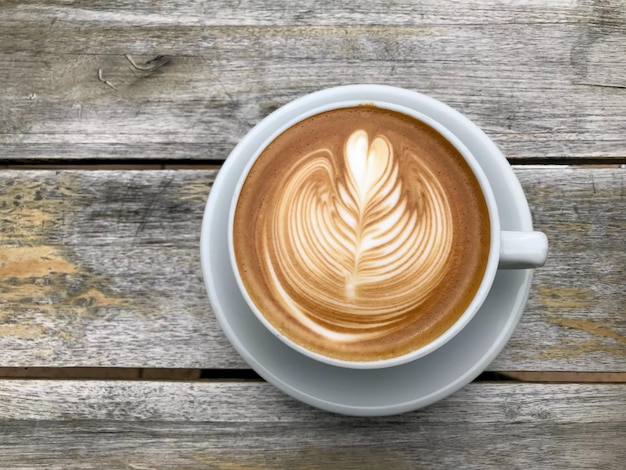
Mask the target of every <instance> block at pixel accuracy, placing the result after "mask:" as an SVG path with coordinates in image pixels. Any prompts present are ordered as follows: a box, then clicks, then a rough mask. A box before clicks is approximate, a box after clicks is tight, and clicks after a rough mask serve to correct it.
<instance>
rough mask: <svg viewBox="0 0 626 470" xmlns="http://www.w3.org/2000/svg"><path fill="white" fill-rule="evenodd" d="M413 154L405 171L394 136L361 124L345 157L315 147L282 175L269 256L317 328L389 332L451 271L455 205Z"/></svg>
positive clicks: (275, 277) (343, 334)
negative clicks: (371, 131) (371, 132)
mask: <svg viewBox="0 0 626 470" xmlns="http://www.w3.org/2000/svg"><path fill="white" fill-rule="evenodd" d="M372 137H373V138H372ZM342 160H343V161H342ZM408 160H410V161H411V162H412V165H407V166H406V168H403V170H404V171H401V169H400V165H399V162H398V158H397V156H396V154H395V152H394V149H393V146H392V145H391V143H390V142H389V140H388V139H387V138H386V137H385V136H384V135H377V136H369V135H368V134H367V132H366V131H364V130H356V131H355V132H353V133H352V134H351V135H350V136H349V138H348V139H347V141H346V143H345V145H344V149H343V156H342V158H338V156H336V155H333V153H332V151H331V150H330V149H326V148H321V149H319V150H316V151H313V152H312V153H309V154H307V155H304V156H303V157H302V158H301V159H300V160H299V161H298V162H297V164H296V165H295V166H294V167H293V168H292V169H291V171H290V172H289V173H288V174H287V175H286V177H285V178H284V180H283V181H282V182H281V189H280V190H279V192H278V193H277V204H276V206H275V208H274V210H273V211H272V212H271V213H269V214H268V218H267V221H266V223H265V224H264V226H263V230H264V231H265V233H264V235H263V236H262V237H261V238H262V240H263V241H264V243H263V245H262V246H263V252H262V258H263V260H264V262H265V263H266V265H267V266H268V270H269V274H270V276H271V279H272V281H273V283H272V285H273V287H274V288H275V289H276V292H275V295H276V297H277V298H280V299H281V300H282V301H283V303H284V307H285V308H286V309H288V310H289V312H290V314H291V315H293V316H294V317H295V318H297V319H298V320H299V321H301V322H302V323H304V324H306V325H307V326H308V327H309V328H311V329H312V330H314V331H316V332H317V333H319V334H321V335H324V336H332V337H336V338H337V339H341V340H342V341H359V340H363V339H365V338H375V337H381V336H385V335H387V334H388V333H389V330H394V329H398V328H402V327H403V326H404V325H405V323H407V322H411V321H413V318H412V317H411V315H410V313H411V312H412V311H414V309H415V308H416V307H418V306H419V305H420V304H421V303H422V302H423V301H424V299H425V298H426V297H427V296H428V295H429V294H430V293H431V291H432V290H433V289H434V288H435V287H436V286H437V285H438V283H439V282H440V281H441V279H442V278H443V275H444V274H445V271H446V267H447V260H448V257H449V255H450V251H451V245H452V238H453V237H452V231H453V224H452V219H451V210H450V207H449V204H448V201H447V198H446V195H445V193H444V191H443V188H442V187H441V185H440V184H439V182H438V180H437V178H436V176H435V175H434V174H433V173H432V172H431V171H430V170H429V168H428V167H427V166H426V165H424V164H423V163H422V162H420V161H419V159H416V158H414V157H409V158H408ZM407 184H410V185H411V186H412V188H411V191H408V190H407V187H406V186H407ZM416 195H417V196H418V197H415V196H416Z"/></svg>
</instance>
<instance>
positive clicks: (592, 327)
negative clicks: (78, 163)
mask: <svg viewBox="0 0 626 470" xmlns="http://www.w3.org/2000/svg"><path fill="white" fill-rule="evenodd" d="M515 171H516V174H517V175H518V177H519V179H520V180H521V183H522V185H523V187H524V190H525V191H526V194H527V197H528V200H529V203H530V205H531V209H532V211H533V213H534V214H533V215H534V221H535V225H536V227H537V228H538V229H540V230H543V231H545V232H546V234H547V235H548V238H549V239H550V243H551V252H550V257H549V260H548V263H547V264H546V266H545V267H544V268H541V269H538V270H537V271H536V275H535V279H534V283H533V287H532V295H531V298H530V300H529V304H528V306H527V309H526V311H525V313H524V315H523V317H522V321H521V323H520V325H519V327H518V328H517V330H516V332H515V334H514V336H513V338H512V339H511V341H510V343H509V344H508V346H507V347H506V349H505V350H504V351H503V352H502V354H501V355H500V356H499V357H498V358H497V359H496V361H495V362H494V363H493V364H492V366H491V370H494V371H515V370H518V371H528V370H543V371H549V370H553V371H606V372H612V371H613V372H620V371H626V316H625V311H624V306H625V305H626V289H625V288H624V286H625V285H626V272H625V266H626V238H625V237H624V233H626V210H625V209H626V200H625V199H624V183H625V182H626V181H625V180H626V169H620V168H606V169H597V168H596V169H592V168H576V169H567V168H555V167H532V168H526V167H516V168H515ZM215 174H216V171H214V170H189V171H186V170H185V171H4V172H2V179H0V221H1V223H2V226H3V230H2V231H1V232H0V351H2V354H1V355H0V367H26V366H30V367H35V366H40V367H45V366H47V367H52V366H57V367H59V366H85V367H86V366H89V367H97V366H100V367H111V366H117V367H180V368H185V367H186V368H206V369H214V368H245V367H246V365H245V363H244V362H243V361H242V359H241V358H240V357H239V356H238V355H237V354H236V352H235V351H234V350H233V348H232V347H231V346H230V345H229V343H228V341H227V340H226V338H225V336H224V335H223V333H222V332H221V330H220V329H219V328H218V326H217V324H216V321H215V318H214V316H213V313H212V312H211V308H210V305H209V302H208V300H207V296H206V293H205V290H204V285H203V282H202V277H201V272H200V266H199V231H200V224H201V218H202V212H203V208H204V204H205V201H206V198H207V195H208V194H209V191H210V187H211V182H212V181H213V178H214V176H215Z"/></svg>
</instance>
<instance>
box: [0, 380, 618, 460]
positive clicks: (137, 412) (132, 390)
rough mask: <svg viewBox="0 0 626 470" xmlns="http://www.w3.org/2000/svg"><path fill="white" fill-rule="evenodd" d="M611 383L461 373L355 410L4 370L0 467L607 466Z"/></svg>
mask: <svg viewBox="0 0 626 470" xmlns="http://www.w3.org/2000/svg"><path fill="white" fill-rule="evenodd" d="M624 392H625V388H624V386H623V385H608V384H604V385H599V384H595V385H592V384H563V385H554V384H500V383H475V384H471V385H469V386H468V387H466V388H465V389H463V390H461V391H459V392H458V393H456V394H454V395H452V396H451V397H448V398H447V399H445V400H443V401H442V402H439V403H437V404H435V405H433V406H431V407H428V408H426V409H423V410H419V411H417V412H413V413H408V414H404V415H400V416H392V417H386V418H376V419H363V418H352V417H346V416H339V415H333V414H330V413H325V412H322V411H319V410H316V409H314V408H311V407H309V406H306V405H303V404H301V403H299V402H297V401H295V400H293V399H291V398H289V397H287V396H286V395H283V394H282V393H281V392H279V391H277V390H276V389H275V388H274V387H272V386H270V385H268V384H266V383H262V382H257V383H247V384H242V383H211V382H202V383H149V382H148V383H146V382H107V381H100V382H91V383H76V382H73V381H13V380H6V381H0V454H1V455H2V461H1V462H0V467H2V468H11V469H19V468H33V467H45V468H47V469H66V468H77V469H101V468H107V469H108V468H115V469H117V468H120V469H127V470H128V469H130V470H146V469H150V470H152V469H180V468H185V469H196V468H198V469H200V468H216V469H225V470H233V469H238V470H242V469H269V468H297V469H303V468H304V469H321V468H346V469H380V468H393V469H414V468H432V469H449V468H464V469H465V468H476V469H484V468H496V469H502V468H536V466H537V465H539V466H540V467H541V468H589V469H594V470H595V469H598V468H602V469H616V470H617V469H621V468H623V463H624V460H625V459H626V448H625V447H624V445H623V443H624V441H625V440H626V393H624ZM33 420H35V421H33Z"/></svg>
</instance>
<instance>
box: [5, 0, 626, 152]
mask: <svg viewBox="0 0 626 470" xmlns="http://www.w3.org/2000/svg"><path fill="white" fill-rule="evenodd" d="M625 54H626V1H625V0H582V1H578V2H575V1H572V0H558V1H557V0H555V1H551V2H546V1H542V0H532V1H529V2H524V3H523V4H520V3H518V2H512V1H508V0H501V1H496V2H493V1H491V0H479V1H474V2H470V3H466V4H463V3H459V2H456V1H452V0H445V1H442V2H430V1H426V0H413V1H408V0H407V1H395V2H386V1H382V0H377V1H374V2H366V1H356V2H334V1H331V0H325V1H321V2H315V1H313V0H307V1H305V2H295V3H294V2H286V1H285V2H270V3H268V2H264V1H261V0H249V1H240V2H228V3H226V4H225V3H224V2H215V1H209V2H200V3H198V2H186V1H182V0H179V1H164V2H129V1H123V0H116V1H114V2H72V3H71V4H68V3H67V2H59V1H43V2H37V3H36V4H34V3H23V2H19V1H4V2H2V4H1V5H0V88H1V89H2V90H3V93H2V95H1V96H0V109H1V110H2V112H1V113H0V159H5V160H9V161H13V160H22V161H42V160H62V159H75V160H78V159H84V158H90V159H130V160H133V159H156V160H159V159H182V160H222V159H224V158H225V157H226V156H227V155H228V152H229V151H230V150H231V149H232V148H233V147H234V145H235V144H236V142H237V141H238V140H239V139H240V138H241V137H242V136H243V135H244V134H245V133H246V132H247V131H248V130H249V129H250V128H251V127H252V126H253V125H254V124H255V123H256V122H258V121H259V120H260V119H261V118H262V117H264V116H266V115H267V114H268V113H270V112H271V111H273V110H275V109H276V108H278V107H279V106H281V105H283V104H285V103H286V102H288V101H290V100H292V99H294V98H296V97H298V96H301V95H303V94H306V93H308V92H312V91H314V90H317V89H320V88H323V87H329V86H334V85H341V84H349V83H356V82H361V83H362V82H378V83H385V84H391V85H397V86H402V87H406V88H409V89H415V90H418V91H422V92H424V93H427V94H429V95H431V96H433V97H435V98H438V99H441V100H443V101H444V102H446V103H448V104H450V105H452V106H453V107H455V108H457V109H459V110H460V111H462V112H463V113H465V114H466V115H467V116H469V117H470V118H471V119H473V120H474V121H475V122H476V123H477V124H478V125H479V126H481V127H482V128H483V129H484V130H485V131H486V132H487V133H488V134H489V135H490V136H491V137H492V138H493V139H494V140H495V141H496V143H497V144H498V145H499V146H500V147H501V148H502V149H503V151H504V153H505V154H506V155H507V157H509V158H511V159H513V160H515V159H518V158H523V159H535V158H536V159H545V158H576V157H582V158H589V157H602V158H604V159H615V160H616V161H624V159H625V158H626V154H625V152H624V146H623V135H624V129H626V78H625V77H626V65H625V62H624V60H623V57H624V55H625ZM125 55H130V57H131V59H133V60H134V61H135V63H136V64H138V65H139V67H140V68H141V69H145V68H147V69H148V70H140V69H139V68H137V67H134V66H133V65H132V64H131V62H130V61H129V60H128V59H127V58H126V57H125ZM157 56H165V57H164V58H161V59H158V60H157V61H155V62H150V61H151V60H152V59H154V58H155V57H157ZM99 73H100V74H101V78H102V79H100V78H99ZM106 82H108V83H109V84H111V85H112V86H109V85H108V84H107V83H106Z"/></svg>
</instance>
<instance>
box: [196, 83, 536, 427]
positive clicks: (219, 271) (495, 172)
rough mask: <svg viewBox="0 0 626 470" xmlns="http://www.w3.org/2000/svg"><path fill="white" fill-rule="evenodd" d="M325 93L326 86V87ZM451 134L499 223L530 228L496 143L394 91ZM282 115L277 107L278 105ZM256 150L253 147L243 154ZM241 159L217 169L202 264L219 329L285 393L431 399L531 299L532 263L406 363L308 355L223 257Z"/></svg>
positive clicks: (483, 354)
mask: <svg viewBox="0 0 626 470" xmlns="http://www.w3.org/2000/svg"><path fill="white" fill-rule="evenodd" d="M335 90H336V94H337V95H338V96H341V98H342V99H345V100H379V99H380V100H383V99H384V100H386V101H388V102H394V101H393V99H390V97H389V95H388V94H386V95H385V96H384V97H380V98H379V97H378V96H376V92H375V90H374V89H372V88H370V87H369V86H368V85H361V86H351V87H350V88H349V89H346V88H344V87H338V88H336V89H335ZM326 96H328V91H327V93H326ZM312 104H313V106H319V105H324V104H325V102H324V101H323V100H321V99H320V97H319V96H316V93H313V94H311V95H307V96H305V97H302V98H300V99H298V100H296V101H293V102H291V103H289V104H288V105H286V106H285V107H283V108H281V110H280V111H281V114H282V120H284V122H285V123H286V122H288V121H289V120H290V119H292V117H295V116H297V115H300V114H301V113H302V112H303V111H304V110H306V109H307V108H309V107H311V106H312ZM396 104H399V105H403V106H407V107H414V108H415V109H417V110H419V111H421V112H422V113H423V114H426V115H427V116H430V117H432V118H434V119H435V120H437V121H439V122H440V123H441V124H443V125H444V126H445V127H447V128H448V129H449V130H451V131H452V132H453V133H455V134H456V135H457V137H459V138H460V139H461V141H462V142H463V143H464V144H465V145H466V146H467V147H468V148H469V150H470V151H471V152H472V154H473V155H474V156H475V157H476V159H477V160H478V161H479V162H480V164H481V166H482V167H483V169H484V171H485V173H486V175H487V177H488V178H489V181H490V183H491V186H492V188H493V191H494V194H495V196H496V199H497V200H498V212H499V214H500V219H501V225H502V230H529V231H530V230H532V228H533V227H532V220H531V215H530V210H529V208H528V203H527V202H526V198H525V196H524V193H523V191H522V188H521V186H520V184H519V182H518V180H517V178H516V176H515V174H514V173H513V170H512V169H511V167H510V166H509V164H508V162H507V161H506V159H505V158H504V156H503V155H502V153H501V152H500V151H499V150H498V148H497V147H496V146H495V144H494V143H493V142H492V141H491V140H489V138H488V137H487V136H486V135H485V134H484V133H482V131H480V130H479V129H478V128H477V127H476V126H475V125H474V124H473V123H471V122H470V121H469V120H468V119H467V118H466V117H464V116H463V115H461V114H460V113H457V112H455V113H453V114H452V116H453V117H451V116H450V115H443V114H442V113H441V112H440V111H439V109H440V107H441V104H439V103H438V102H437V101H435V100H433V99H432V98H429V97H427V96H424V95H421V94H419V93H414V94H411V98H410V99H407V95H406V94H403V95H402V97H401V98H400V96H399V97H398V100H397V101H396ZM277 113H278V111H277ZM266 138H267V135H265V133H264V132H263V131H259V127H258V126H257V127H255V128H254V129H252V131H250V133H248V135H246V137H244V139H243V140H242V141H241V142H240V143H239V146H238V147H243V148H250V149H254V148H258V146H259V145H261V144H262V142H263V141H264V140H265V139H266ZM244 153H248V154H250V155H252V154H253V153H254V152H253V151H250V152H244ZM245 164H246V161H243V160H242V159H239V161H235V160H234V159H231V158H229V159H228V160H227V161H226V162H225V163H224V165H223V167H222V169H221V170H220V172H219V174H218V175H217V178H216V179H215V182H214V184H213V188H212V189H211V194H210V195H209V199H208V201H207V205H206V209H205V212H204V219H203V221H202V235H201V247H200V251H201V258H202V272H203V275H204V280H205V284H206V287H207V291H208V294H209V299H210V301H211V305H212V307H213V311H214V312H215V316H216V317H217V320H218V321H219V323H220V326H221V327H222V329H223V330H224V333H225V334H226V336H227V337H228V339H229V340H230V342H231V343H232V344H233V346H234V347H235V348H236V349H237V351H238V352H239V354H241V356H242V357H243V358H244V359H245V360H246V362H247V363H248V364H249V365H250V367H252V368H253V369H254V370H255V371H256V372H257V373H258V374H259V375H260V376H262V377H263V378H264V379H265V380H267V381H268V382H270V383H272V384H274V385H275V386H276V387H278V388H279V389H281V390H283V391H284V392H285V393H287V394H289V395H291V396H293V397H295V398H297V399H298V400H301V401H303V402H305V403H308V404H310V405H313V406H316V407H318V408H322V409H324V410H328V411H332V412H336V413H343V414H348V415H358V416H381V415H391V414H396V413H402V412H406V411H410V410H415V409H418V408H421V407H424V406H427V405H429V404H431V403H434V402H436V401H438V400H440V399H442V398H444V397H446V396H448V395H450V394H452V393H453V392H455V391H457V390H459V389H460V388H461V387H463V386H464V385H466V384H467V383H469V382H470V381H472V380H473V379H474V378H475V377H476V376H478V375H479V374H480V373H481V372H482V371H483V370H485V369H486V367H487V366H488V365H489V363H490V362H491V361H492V360H493V359H494V358H495V357H496V355H497V354H498V353H499V352H500V351H501V350H502V348H503V347H504V346H505V344H506V342H507V341H508V340H509V338H510V337H511V334H512V333H513V330H514V329H515V327H516V326H517V323H518V322H519V319H520V317H521V314H522V311H523V310H524V306H525V305H526V301H527V299H528V294H529V290H530V283H531V279H532V273H533V272H532V270H517V271H514V270H509V271H498V274H497V276H496V279H495V281H494V284H493V287H492V289H491V292H490V293H489V296H488V297H487V299H486V300H485V302H484V304H483V306H482V308H481V309H480V311H479V312H478V313H477V314H476V316H475V317H474V318H473V319H472V321H471V322H470V323H469V325H468V326H466V327H465V328H464V329H463V330H462V331H461V332H460V333H459V334H458V335H457V336H456V337H454V338H453V339H452V340H450V341H449V342H448V343H447V344H445V345H444V346H442V347H441V348H440V349H438V350H436V351H435V352H433V353H431V354H429V355H427V356H425V357H423V358H421V359H417V360H415V361H413V362H410V363H408V364H403V365H400V366H396V367H392V368H388V369H373V370H358V369H345V368H340V367H335V366H331V365H328V364H323V363H320V362H317V361H315V360H313V359H310V358H308V357H306V356H303V355H302V354H300V353H298V352H296V351H294V350H292V349H291V348H289V347H288V346H286V345H285V344H284V343H283V342H282V341H280V340H279V339H278V338H276V337H274V336H273V335H272V334H270V332H269V331H268V330H266V329H265V327H264V326H263V325H262V324H261V323H260V322H259V321H258V320H257V318H256V317H255V316H254V314H253V313H252V312H251V311H250V309H249V308H248V306H247V304H246V302H245V301H244V299H243V297H242V296H241V295H240V293H239V291H238V288H237V283H236V281H235V278H234V276H233V273H232V271H231V268H230V262H229V259H228V242H227V223H228V212H229V208H230V203H231V199H232V197H233V192H234V190H235V185H236V183H237V181H238V179H239V176H240V174H241V172H242V170H243V168H244V166H245Z"/></svg>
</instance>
